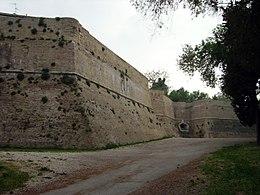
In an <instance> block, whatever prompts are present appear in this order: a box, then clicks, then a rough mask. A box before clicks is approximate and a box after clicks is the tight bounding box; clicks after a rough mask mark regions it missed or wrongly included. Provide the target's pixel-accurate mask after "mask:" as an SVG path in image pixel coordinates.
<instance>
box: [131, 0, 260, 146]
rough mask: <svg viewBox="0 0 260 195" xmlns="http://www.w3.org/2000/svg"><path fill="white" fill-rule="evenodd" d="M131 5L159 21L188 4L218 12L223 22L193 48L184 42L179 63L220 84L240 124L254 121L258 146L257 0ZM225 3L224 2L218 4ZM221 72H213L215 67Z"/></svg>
mask: <svg viewBox="0 0 260 195" xmlns="http://www.w3.org/2000/svg"><path fill="white" fill-rule="evenodd" d="M131 2H132V3H133V5H134V6H135V7H136V8H137V9H138V10H140V11H141V12H143V13H144V14H145V15H150V16H151V18H152V19H153V20H155V21H159V22H158V24H159V25H161V23H160V20H161V17H162V15H164V14H166V15H167V13H168V12H169V11H171V10H175V9H177V8H178V6H179V5H181V4H182V5H183V6H184V7H188V8H189V9H190V10H192V12H193V13H194V14H195V15H197V14H200V13H205V12H206V11H214V12H216V11H219V10H221V11H222V15H223V21H224V22H223V24H222V25H221V26H219V27H218V28H216V30H215V31H214V36H213V37H211V38H208V39H206V40H205V41H202V43H201V44H200V45H197V46H196V47H195V48H193V47H191V46H189V45H186V46H185V47H184V50H183V51H184V54H183V55H182V56H181V57H180V60H179V62H178V63H179V65H180V67H181V69H182V70H184V71H185V72H187V73H190V74H193V73H194V72H195V71H199V72H200V73H201V76H202V79H203V80H204V81H206V83H207V84H208V85H209V86H214V85H215V84H217V83H218V84H219V85H221V88H222V91H223V92H224V93H225V94H227V95H228V96H229V97H230V99H231V102H232V106H233V107H234V110H235V113H236V114H237V116H238V118H239V119H240V121H241V123H242V124H243V125H249V126H252V125H253V124H256V129H257V144H258V145H260V111H259V106H258V105H259V101H258V100H257V98H256V95H257V94H256V83H257V82H258V80H259V78H260V64H259V59H260V57H259V53H260V51H259V50H260V46H259V43H260V40H259V39H260V2H259V0H227V1H221V0H131ZM222 2H227V3H222ZM217 68H219V69H220V70H221V71H222V75H220V76H218V75H217V74H216V69H217Z"/></svg>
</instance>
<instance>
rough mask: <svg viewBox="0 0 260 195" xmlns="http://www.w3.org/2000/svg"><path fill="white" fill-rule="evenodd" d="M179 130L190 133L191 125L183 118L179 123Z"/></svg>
mask: <svg viewBox="0 0 260 195" xmlns="http://www.w3.org/2000/svg"><path fill="white" fill-rule="evenodd" d="M178 127H179V131H180V132H182V133H189V132H190V126H189V125H188V124H187V123H185V122H184V121H183V120H182V121H181V122H180V123H179V125H178Z"/></svg>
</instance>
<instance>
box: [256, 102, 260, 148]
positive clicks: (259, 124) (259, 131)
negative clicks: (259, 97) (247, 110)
mask: <svg viewBox="0 0 260 195" xmlns="http://www.w3.org/2000/svg"><path fill="white" fill-rule="evenodd" d="M256 144H257V145H258V146H260V109H259V106H258V105H256Z"/></svg>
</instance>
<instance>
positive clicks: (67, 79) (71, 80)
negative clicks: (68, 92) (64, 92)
mask: <svg viewBox="0 0 260 195" xmlns="http://www.w3.org/2000/svg"><path fill="white" fill-rule="evenodd" d="M61 82H62V83H64V84H66V85H72V84H74V82H75V78H74V77H72V76H69V75H63V76H62V78H61Z"/></svg>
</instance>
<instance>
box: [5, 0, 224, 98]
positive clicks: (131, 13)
mask: <svg viewBox="0 0 260 195" xmlns="http://www.w3.org/2000/svg"><path fill="white" fill-rule="evenodd" d="M14 3H16V5H17V8H18V9H19V10H18V11H17V13H18V14H22V15H25V14H27V15H31V16H43V17H56V16H59V17H63V16H64V17H73V18H76V19H77V20H79V22H80V23H81V24H82V25H83V27H84V28H85V29H87V30H88V31H89V32H90V34H92V35H93V36H94V37H96V38H97V39H98V40H99V41H101V42H102V43H103V44H105V45H106V46H107V47H109V48H110V49H111V50H113V51H114V52H115V53H116V54H117V55H119V56H120V57H121V58H123V59H124V60H125V61H127V62H128V63H130V64H131V65H132V66H134V67H135V68H136V69H137V70H139V71H140V72H141V73H145V72H147V71H151V70H166V71H167V72H168V73H169V74H170V80H169V83H168V84H169V86H170V87H172V89H179V88H180V87H184V88H185V89H187V90H189V91H194V90H200V91H203V92H207V93H209V94H210V95H214V94H216V93H217V92H219V89H211V88H208V87H206V85H205V84H204V83H202V82H201V81H200V79H199V76H198V75H197V76H194V77H192V78H190V77H188V76H186V75H185V74H184V73H183V72H182V71H180V70H179V69H178V67H177V63H176V60H177V59H178V56H179V55H180V54H181V53H182V46H183V45H184V44H192V45H195V44H199V43H200V42H201V40H202V39H204V38H206V37H208V36H210V35H211V32H212V29H213V28H214V27H216V25H217V23H219V22H221V18H218V17H210V16H205V17H197V18H195V17H194V16H191V14H190V11H189V10H183V9H179V10H178V11H176V12H175V13H174V14H171V16H169V17H168V19H167V22H166V23H167V25H166V27H167V28H164V29H162V30H158V31H157V32H156V33H154V29H155V26H154V25H153V23H151V21H150V20H149V19H148V18H146V19H145V18H144V17H143V15H142V14H140V13H138V12H137V11H136V10H135V9H134V7H132V6H131V3H130V0H1V1H0V12H6V13H14V10H15V6H14V5H13V4H14Z"/></svg>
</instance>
